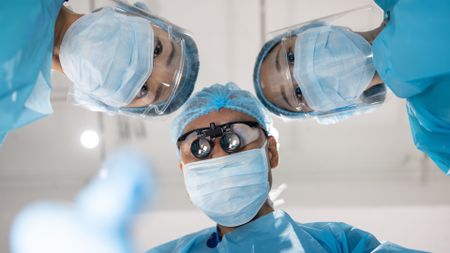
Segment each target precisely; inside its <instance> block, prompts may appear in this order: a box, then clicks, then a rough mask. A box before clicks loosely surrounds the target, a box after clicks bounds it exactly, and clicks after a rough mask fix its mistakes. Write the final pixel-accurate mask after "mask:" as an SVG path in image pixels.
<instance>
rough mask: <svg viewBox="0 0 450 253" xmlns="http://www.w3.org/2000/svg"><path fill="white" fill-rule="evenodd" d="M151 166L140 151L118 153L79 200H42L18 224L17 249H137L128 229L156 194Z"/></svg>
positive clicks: (99, 252)
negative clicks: (153, 194) (134, 215)
mask: <svg viewBox="0 0 450 253" xmlns="http://www.w3.org/2000/svg"><path fill="white" fill-rule="evenodd" d="M149 168H150V167H149V165H148V163H147V162H146V161H145V159H144V158H143V157H141V156H139V155H138V154H136V153H134V152H131V151H119V152H116V153H114V154H112V155H111V156H109V158H108V159H107V160H106V161H105V163H104V164H103V168H102V170H101V172H102V173H100V176H99V177H98V178H96V179H94V180H93V181H92V182H91V183H90V184H89V185H88V186H87V187H86V188H84V189H83V190H82V191H81V192H80V194H79V195H78V197H77V198H76V200H75V201H74V203H73V204H64V203H58V202H40V203H36V204H32V205H30V206H28V207H26V208H25V209H24V210H23V211H21V212H20V213H19V215H18V216H17V217H16V220H15V221H14V223H13V225H12V230H11V237H10V240H11V244H10V245H11V252H13V253H61V252H65V253H80V252H83V253H116V252H117V253H119V252H120V253H128V252H130V253H131V252H134V250H133V246H132V242H131V238H130V236H129V233H128V229H129V227H130V226H129V225H130V223H131V221H132V218H133V214H135V213H136V212H138V211H139V210H141V209H142V208H143V207H144V206H145V205H146V204H148V203H149V200H150V198H151V193H152V188H153V182H152V177H151V174H150V170H149Z"/></svg>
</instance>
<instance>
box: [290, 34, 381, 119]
mask: <svg viewBox="0 0 450 253" xmlns="http://www.w3.org/2000/svg"><path fill="white" fill-rule="evenodd" d="M374 74H375V67H374V65H373V62H372V50H371V46H370V44H369V43H368V42H367V41H366V40H365V39H364V38H363V37H362V36H360V35H358V34H356V33H354V32H351V31H350V30H348V29H346V28H343V27H336V26H319V27H313V28H310V29H308V30H306V31H303V32H301V33H299V34H298V35H297V39H296V42H295V61H294V69H293V75H294V78H295V81H296V82H297V84H298V85H299V87H300V89H301V92H302V95H303V96H304V98H305V100H306V102H307V104H308V106H309V107H310V108H311V109H313V110H314V111H329V110H333V109H336V108H340V107H344V106H348V105H352V104H355V103H358V102H360V95H361V94H362V93H363V92H364V90H365V89H366V88H367V87H368V85H369V83H370V81H371V80H372V78H373V76H374Z"/></svg>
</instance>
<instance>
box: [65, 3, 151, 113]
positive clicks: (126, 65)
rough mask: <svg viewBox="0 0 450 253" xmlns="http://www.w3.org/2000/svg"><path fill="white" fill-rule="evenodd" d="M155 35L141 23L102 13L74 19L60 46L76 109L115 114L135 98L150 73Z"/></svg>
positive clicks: (105, 10)
mask: <svg viewBox="0 0 450 253" xmlns="http://www.w3.org/2000/svg"><path fill="white" fill-rule="evenodd" d="M153 39H154V32H153V29H152V27H151V24H150V22H149V21H147V20H145V19H144V18H140V17H134V16H127V15H125V14H122V13H118V12H116V11H114V10H113V9H112V8H104V9H102V10H100V11H98V12H95V13H92V14H87V15H85V16H83V17H81V18H80V19H78V20H77V21H76V22H75V23H74V24H72V25H71V27H70V28H69V29H68V30H67V32H66V34H65V35H64V38H63V41H62V43H61V50H60V55H59V57H60V61H61V66H62V69H63V71H64V74H65V75H66V76H67V77H68V78H69V79H70V80H71V81H72V82H73V83H74V86H73V94H72V95H73V98H74V100H75V102H76V103H78V104H80V105H84V106H85V107H88V108H89V103H94V102H96V101H99V102H101V103H104V104H106V105H108V106H112V107H114V108H119V107H123V106H127V105H128V104H130V103H131V102H132V101H133V99H134V98H135V97H136V95H137V93H138V92H139V90H140V89H141V88H142V86H143V85H144V83H145V82H146V81H147V79H148V78H149V76H150V74H151V72H152V69H153V43H154V42H153Z"/></svg>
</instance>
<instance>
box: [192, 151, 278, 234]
mask: <svg viewBox="0 0 450 253" xmlns="http://www.w3.org/2000/svg"><path fill="white" fill-rule="evenodd" d="M268 169H269V165H268V162H267V155H266V144H264V145H263V146H262V147H261V148H258V149H251V150H247V151H242V152H239V153H235V154H231V155H226V156H222V157H218V158H213V159H207V160H202V161H198V162H193V163H189V164H186V165H185V166H184V167H183V174H184V181H185V184H186V189H187V191H188V193H189V196H190V198H191V200H192V202H193V203H194V205H195V206H197V207H198V208H200V209H201V210H202V211H203V212H204V213H205V214H206V215H207V216H208V217H209V218H211V219H212V220H214V221H215V222H217V223H218V224H220V225H223V226H227V227H236V226H240V225H242V224H245V223H247V222H249V221H250V220H251V219H253V218H254V217H255V216H256V214H257V213H258V211H259V210H260V209H261V207H262V205H263V204H264V202H265V201H266V200H267V196H268V194H269V188H270V187H269V181H268Z"/></svg>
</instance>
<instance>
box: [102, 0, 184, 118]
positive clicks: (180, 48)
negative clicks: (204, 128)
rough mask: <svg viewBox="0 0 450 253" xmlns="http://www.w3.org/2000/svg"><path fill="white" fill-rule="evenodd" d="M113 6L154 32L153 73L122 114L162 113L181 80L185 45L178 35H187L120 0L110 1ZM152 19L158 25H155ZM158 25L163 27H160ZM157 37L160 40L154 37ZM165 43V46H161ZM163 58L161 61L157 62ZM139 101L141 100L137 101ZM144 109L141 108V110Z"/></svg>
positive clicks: (123, 109)
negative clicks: (147, 22) (136, 112)
mask: <svg viewBox="0 0 450 253" xmlns="http://www.w3.org/2000/svg"><path fill="white" fill-rule="evenodd" d="M111 1H112V2H114V3H116V7H115V9H116V10H117V11H118V12H121V13H124V14H126V15H133V16H137V17H141V18H144V19H147V20H149V21H150V24H151V25H152V26H153V29H154V30H155V41H154V58H153V70H152V73H151V75H150V77H149V79H148V80H147V81H146V82H145V83H144V84H142V88H141V90H140V91H139V92H138V94H137V95H136V98H135V101H134V102H132V103H131V104H130V105H129V106H128V107H127V108H121V109H122V111H123V112H125V113H126V112H127V111H130V110H129V109H131V111H133V109H135V108H139V109H143V110H142V114H141V115H142V116H145V115H147V114H148V112H149V111H151V110H154V111H155V112H156V114H159V115H161V114H163V113H164V112H165V111H166V109H167V107H168V106H169V105H170V103H171V102H172V100H173V99H174V95H175V92H176V90H177V89H178V88H179V85H180V83H181V81H182V78H183V74H184V71H185V64H186V43H185V40H184V38H183V37H182V36H180V35H181V34H186V35H188V36H190V35H189V33H188V32H187V31H186V30H185V29H183V28H181V27H178V26H177V25H174V24H172V23H170V22H169V21H167V20H165V19H163V18H161V17H158V16H155V15H153V14H150V13H149V12H148V11H147V10H144V9H142V8H139V7H138V6H134V5H130V4H128V3H126V2H124V1H121V0H111ZM155 20H157V21H159V22H155ZM160 24H165V26H164V27H163V26H161V25H160ZM158 34H161V38H158ZM164 42H166V43H164ZM161 55H164V56H165V57H164V59H161V60H160V59H158V58H159V57H160V56H161ZM139 100H141V101H139ZM142 107H144V108H142Z"/></svg>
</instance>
